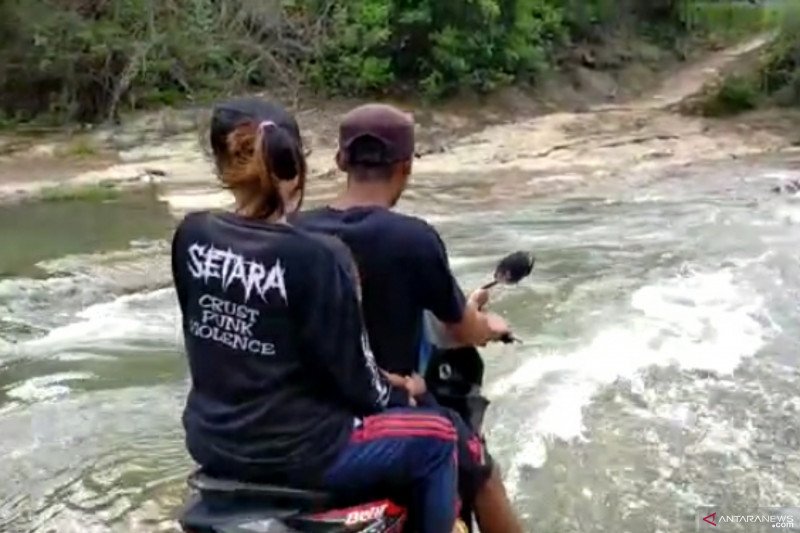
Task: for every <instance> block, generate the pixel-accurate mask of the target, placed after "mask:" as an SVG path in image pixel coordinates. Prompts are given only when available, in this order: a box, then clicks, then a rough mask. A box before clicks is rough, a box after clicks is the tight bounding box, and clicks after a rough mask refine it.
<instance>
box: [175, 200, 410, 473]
mask: <svg viewBox="0 0 800 533" xmlns="http://www.w3.org/2000/svg"><path fill="white" fill-rule="evenodd" d="M346 253H347V252H346V248H345V247H344V245H341V247H338V246H336V245H335V244H332V243H330V242H326V241H324V240H322V239H320V238H319V237H317V236H314V235H311V234H308V233H305V232H303V231H301V230H298V229H295V228H292V227H290V226H288V225H285V224H269V223H265V222H258V221H252V220H249V219H244V218H242V217H239V216H237V215H234V214H230V213H211V212H200V213H193V214H190V215H188V216H187V217H186V218H184V220H183V221H182V222H181V224H180V225H179V226H178V229H177V230H176V232H175V235H174V238H173V242H172V270H173V279H174V282H175V288H176V291H177V295H178V301H179V303H180V308H181V313H182V318H183V333H184V339H185V346H186V352H187V355H188V359H189V368H190V372H191V378H192V383H191V390H190V392H189V397H188V400H187V403H186V408H185V411H184V415H183V422H184V427H185V429H186V443H187V447H188V450H189V452H190V454H191V455H192V457H193V458H194V459H195V461H197V462H198V463H199V464H200V465H201V466H202V467H204V468H205V469H206V470H207V471H208V472H209V473H211V474H213V475H217V476H222V477H228V478H234V479H245V480H262V481H268V482H272V483H285V484H290V485H297V486H303V485H313V484H315V483H316V482H317V481H318V480H319V478H320V477H321V475H322V473H323V472H324V470H325V469H326V468H327V467H328V466H329V465H330V464H332V462H333V461H334V460H335V458H336V456H337V455H338V454H339V452H340V451H341V450H342V448H343V447H344V446H345V444H346V442H347V440H348V438H349V436H350V434H351V432H352V430H353V428H354V424H355V421H356V419H357V418H359V417H363V416H367V415H369V414H373V413H376V412H379V411H381V410H383V409H385V408H386V407H387V406H389V405H390V404H391V405H395V404H396V405H403V404H407V403H408V396H407V393H405V391H403V390H398V389H394V388H392V387H390V386H389V384H388V383H387V382H386V380H385V378H384V377H383V376H382V375H381V374H380V372H379V371H378V368H377V366H376V364H375V361H374V357H373V356H372V353H371V351H370V348H369V342H368V340H367V337H366V334H365V330H364V327H363V324H362V318H361V312H360V307H359V302H358V300H357V296H356V292H355V287H354V285H353V280H352V279H351V275H350V266H349V264H348V263H347V261H348V258H347V257H346Z"/></svg>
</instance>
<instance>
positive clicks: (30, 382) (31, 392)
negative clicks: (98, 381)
mask: <svg viewBox="0 0 800 533" xmlns="http://www.w3.org/2000/svg"><path fill="white" fill-rule="evenodd" d="M93 377H94V376H93V375H92V374H91V373H89V372H61V373H58V374H50V375H48V376H36V377H33V378H30V379H27V380H25V381H24V382H23V383H21V384H19V385H17V386H15V387H12V388H10V389H9V390H7V391H6V394H7V395H8V396H9V397H10V398H14V399H16V400H21V401H24V402H37V401H42V400H52V399H55V398H59V397H63V396H66V395H68V394H69V392H70V388H69V385H67V384H65V382H68V381H75V380H86V379H92V378H93Z"/></svg>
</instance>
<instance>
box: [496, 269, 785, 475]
mask: <svg viewBox="0 0 800 533" xmlns="http://www.w3.org/2000/svg"><path fill="white" fill-rule="evenodd" d="M630 307H631V310H630V311H629V312H628V313H627V314H628V316H626V317H621V320H620V322H621V323H618V324H617V325H613V326H609V327H608V328H607V329H605V330H604V331H601V332H600V333H599V334H598V335H597V336H595V337H594V338H593V339H592V340H591V341H590V342H589V343H588V344H587V345H586V346H584V347H582V348H580V349H578V350H576V351H573V352H571V353H566V354H557V353H556V354H549V355H544V356H538V357H532V358H531V359H529V360H528V361H527V362H526V363H524V364H523V365H522V366H520V367H519V368H518V369H517V370H516V371H514V372H513V373H512V374H510V375H509V376H507V377H505V378H502V379H500V380H498V381H496V382H495V383H494V384H493V385H492V386H491V387H490V388H489V394H490V395H491V396H498V395H514V396H518V397H520V401H521V402H526V397H530V396H531V394H534V395H536V397H537V402H536V403H537V405H541V406H542V407H541V408H540V409H539V410H538V411H537V412H536V413H535V414H534V415H533V416H532V417H531V418H530V419H528V420H527V421H525V422H524V424H523V427H522V428H520V430H519V431H517V434H518V435H519V440H518V442H519V443H521V444H522V446H521V448H520V449H519V450H518V452H517V453H516V455H515V456H514V457H513V459H512V465H511V466H512V468H511V469H510V471H509V478H510V479H508V485H509V487H515V486H516V485H517V484H518V482H519V475H520V468H524V467H539V466H541V465H542V464H544V462H545V461H546V459H547V453H546V446H545V444H546V443H547V441H548V440H550V439H553V438H558V439H562V440H567V441H569V440H572V439H576V438H581V436H582V434H583V432H584V425H583V419H582V410H583V408H584V407H585V406H586V405H588V404H589V403H590V402H591V401H592V399H593V397H594V396H595V395H596V394H597V392H598V391H599V390H600V389H601V388H602V387H603V386H605V385H609V384H611V383H613V382H614V381H615V380H617V379H618V378H628V379H632V378H634V377H636V376H637V375H638V373H639V372H640V371H641V370H643V369H645V368H647V367H650V366H654V365H663V366H666V365H673V364H674V365H677V366H678V367H680V368H685V369H706V370H710V371H714V372H716V373H718V374H731V373H732V372H733V371H734V370H735V369H736V368H737V366H738V365H739V364H740V362H741V361H742V359H743V358H745V357H750V356H753V355H754V354H755V353H756V352H757V351H758V350H759V348H761V347H762V346H763V345H764V343H765V342H766V340H767V336H768V335H769V334H770V333H771V331H769V330H768V329H767V326H765V325H764V322H765V321H759V320H758V317H759V315H760V314H763V312H764V302H763V299H762V298H761V296H759V295H758V294H757V293H756V292H755V291H754V290H751V289H749V288H748V287H745V286H743V285H741V284H739V283H738V282H737V279H736V278H735V275H734V273H733V271H731V270H720V271H716V272H711V273H705V274H696V275H691V276H689V277H677V278H673V279H669V280H666V281H662V282H659V283H656V284H653V285H648V286H645V287H643V288H641V289H639V290H638V291H636V292H635V293H634V294H633V295H632V297H631V301H630ZM540 396H544V399H543V400H542V399H541V398H540Z"/></svg>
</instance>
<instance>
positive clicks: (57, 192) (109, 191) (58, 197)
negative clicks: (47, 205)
mask: <svg viewBox="0 0 800 533" xmlns="http://www.w3.org/2000/svg"><path fill="white" fill-rule="evenodd" d="M119 196H120V191H119V189H116V188H114V187H111V186H108V185H56V186H54V187H46V188H44V189H42V190H41V191H40V192H39V194H38V196H37V198H36V199H37V200H40V201H42V202H70V201H92V202H107V201H109V200H116V199H117V198H119Z"/></svg>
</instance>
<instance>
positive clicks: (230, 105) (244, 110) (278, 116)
mask: <svg viewBox="0 0 800 533" xmlns="http://www.w3.org/2000/svg"><path fill="white" fill-rule="evenodd" d="M243 121H254V122H257V123H261V122H272V123H274V124H275V125H276V126H277V127H279V128H281V129H282V130H284V131H286V132H287V133H288V134H289V135H291V137H292V138H293V139H294V141H295V142H297V143H298V145H299V146H302V139H301V137H300V127H299V126H298V125H297V121H296V120H295V119H294V117H293V116H292V115H291V113H289V112H288V111H287V110H286V109H284V108H283V107H282V106H280V105H279V104H275V103H273V102H267V101H266V100H262V99H260V98H254V97H246V98H235V99H232V100H227V101H225V102H221V103H219V104H217V105H215V106H214V111H213V115H212V128H213V127H216V128H218V129H219V130H221V131H222V132H229V131H232V130H233V129H234V128H236V127H237V126H239V125H240V124H241V123H242V122H243Z"/></svg>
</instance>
